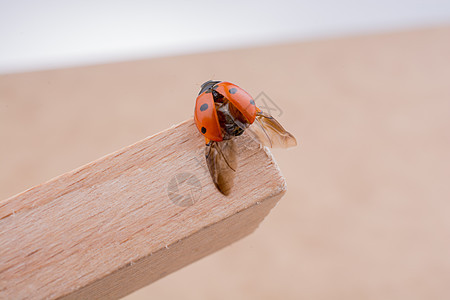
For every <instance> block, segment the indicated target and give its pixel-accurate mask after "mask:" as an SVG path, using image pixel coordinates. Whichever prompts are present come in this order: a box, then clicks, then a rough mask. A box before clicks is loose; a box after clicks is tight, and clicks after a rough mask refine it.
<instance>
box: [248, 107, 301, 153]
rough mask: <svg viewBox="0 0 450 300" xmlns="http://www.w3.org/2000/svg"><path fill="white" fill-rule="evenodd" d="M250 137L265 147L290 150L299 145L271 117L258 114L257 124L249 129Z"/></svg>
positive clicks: (261, 113)
mask: <svg viewBox="0 0 450 300" xmlns="http://www.w3.org/2000/svg"><path fill="white" fill-rule="evenodd" d="M247 131H248V133H249V135H250V136H251V137H252V138H254V139H255V140H257V141H258V142H259V143H261V144H262V145H263V146H267V147H271V148H289V147H294V146H296V145H297V140H296V139H295V137H294V136H293V135H292V134H290V133H289V132H288V131H286V129H284V128H283V126H281V124H280V123H279V122H278V121H277V120H276V119H275V118H274V117H272V116H271V115H269V114H267V113H264V112H258V113H257V115H256V119H255V122H254V123H253V124H252V126H250V127H249V128H248V129H247Z"/></svg>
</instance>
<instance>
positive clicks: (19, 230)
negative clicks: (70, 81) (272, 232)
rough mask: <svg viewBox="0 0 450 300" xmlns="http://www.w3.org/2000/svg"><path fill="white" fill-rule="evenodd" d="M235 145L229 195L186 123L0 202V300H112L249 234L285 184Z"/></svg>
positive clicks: (263, 153)
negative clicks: (220, 189) (235, 166)
mask: <svg viewBox="0 0 450 300" xmlns="http://www.w3.org/2000/svg"><path fill="white" fill-rule="evenodd" d="M239 139H242V140H241V141H239V143H237V144H238V145H239V147H238V151H239V155H238V157H239V162H238V164H239V171H238V172H237V174H236V179H235V181H236V185H235V187H234V189H233V191H232V193H231V195H229V196H228V197H225V196H223V195H222V194H220V193H219V192H218V191H217V190H216V189H215V187H214V185H213V184H212V182H211V179H210V177H209V173H208V172H207V168H206V165H205V162H204V156H203V155H204V154H203V153H204V152H203V150H204V149H203V142H202V137H201V135H200V134H199V133H198V132H197V129H196V128H195V125H194V124H193V121H192V120H188V121H185V122H183V123H181V124H179V125H177V126H174V127H172V128H170V129H168V130H166V131H163V132H161V133H159V134H156V135H154V136H151V137H149V138H146V139H144V140H142V141H140V142H138V143H136V144H134V145H131V146H129V147H126V148H124V149H122V150H119V151H117V152H115V153H112V154H110V155H107V156H105V157H103V158H101V159H99V160H97V161H94V162H92V163H90V164H88V165H85V166H83V167H81V168H79V169H77V170H74V171H72V172H69V173H66V174H64V175H62V176H59V177H57V178H54V179H52V180H50V181H48V182H46V183H44V184H41V185H39V186H36V187H34V188H32V189H29V190H27V191H25V192H23V193H21V194H18V195H16V196H14V197H12V198H9V199H7V200H5V201H3V202H0V298H1V299H27V298H34V299H38V298H60V297H65V298H67V299H102V298H118V297H121V296H124V295H127V294H128V293H130V292H132V291H134V290H136V289H138V288H140V287H143V286H145V285H147V284H149V283H151V282H153V281H155V280H157V279H159V278H161V277H163V276H165V275H166V274H169V273H170V272H173V271H175V270H177V269H179V268H181V267H183V266H185V265H187V264H189V263H191V262H193V261H195V260H197V259H199V258H201V257H203V256H205V255H207V254H210V253H213V252H214V251H217V250H218V249H220V248H222V247H224V246H226V245H229V244H231V243H232V242H234V241H236V240H238V239H240V238H242V237H244V236H246V235H248V234H249V233H251V232H252V231H253V230H255V228H256V227H257V226H258V224H259V223H260V222H261V221H262V219H263V218H264V217H265V216H266V215H267V213H268V212H269V211H270V209H271V208H272V207H273V206H274V205H275V203H276V202H277V201H278V200H279V199H280V197H281V196H282V195H283V194H284V192H285V190H286V184H285V181H284V179H283V177H282V176H281V174H280V172H279V169H278V167H277V166H276V164H275V162H274V161H273V159H272V157H271V154H270V153H269V152H268V151H267V150H265V149H264V148H260V147H259V146H258V145H257V144H256V143H255V142H253V141H252V140H251V139H250V138H249V137H247V136H245V135H244V136H242V137H240V138H239ZM249 178H252V180H249ZM184 180H186V181H184ZM183 181H184V184H183ZM211 276H214V271H212V272H211Z"/></svg>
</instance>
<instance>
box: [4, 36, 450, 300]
mask: <svg viewBox="0 0 450 300" xmlns="http://www.w3.org/2000/svg"><path fill="white" fill-rule="evenodd" d="M449 53H450V27H443V28H432V29H421V30H411V31H405V32H397V33H386V34H377V35H367V36H357V37H347V38H339V39H330V40H320V41H310V42H302V43H295V44H289V45H278V46H271V47H260V48H253V49H243V50H236V51H225V52H217V53H208V54H198V55H189V56H182V57H171V58H159V59H152V60H141V61H135V62H126V63H119V64H109V65H102V66H92V67H82V68H74V69H66V70H55V71H46V72H37V73H28V74H17V75H8V76H1V77H0V124H1V126H0V142H1V144H0V166H1V168H0V195H1V196H0V199H4V198H7V197H8V196H11V195H13V194H14V193H17V192H21V191H22V190H24V189H26V188H28V187H30V186H33V185H36V184H39V183H41V182H43V181H45V180H48V179H49V178H51V177H54V176H57V175H59V174H62V173H64V172H67V171H70V170H72V169H74V168H76V167H78V166H80V165H82V164H85V163H87V162H90V161H92V160H94V159H96V158H98V157H100V156H102V155H105V154H107V153H110V152H112V151H115V150H116V149H119V148H121V147H123V146H126V145H129V144H131V143H133V142H134V141H137V140H140V139H142V138H144V137H145V136H148V135H150V134H154V133H156V132H158V131H161V130H163V129H165V128H167V127H169V126H170V125H172V124H176V123H179V122H180V121H181V120H184V119H186V118H187V117H188V116H192V115H193V108H194V101H195V97H196V95H197V93H198V88H199V87H200V84H201V83H202V82H204V81H205V80H207V79H220V80H229V81H231V82H235V83H237V84H239V85H240V86H242V87H244V88H245V89H246V90H247V91H248V92H250V93H251V94H252V95H254V96H255V97H256V95H258V94H259V93H260V92H261V91H264V92H265V93H266V94H267V95H268V96H269V97H270V98H271V99H272V100H273V101H274V102H275V103H276V104H277V105H278V106H279V107H280V108H281V109H282V110H283V114H282V115H281V117H279V120H280V122H281V123H282V124H283V125H284V126H285V127H286V128H287V129H289V131H290V132H292V133H293V134H294V135H295V136H296V137H297V138H298V141H299V147H297V148H293V149H289V150H288V151H282V150H280V151H278V150H276V151H275V150H274V151H273V153H274V156H275V157H276V160H277V163H278V164H279V166H280V168H281V170H282V172H283V174H284V175H285V177H286V180H287V183H288V187H289V188H288V192H287V193H286V195H285V196H284V197H283V201H280V202H279V203H278V205H277V207H276V209H274V210H273V211H272V212H271V213H270V215H269V216H268V217H267V220H266V221H264V222H263V223H262V224H261V226H260V228H259V229H258V230H257V231H256V232H255V233H253V234H252V235H250V236H248V237H247V238H245V239H244V240H242V241H240V242H239V243H235V244H233V245H232V246H230V247H227V248H225V249H224V250H221V251H219V252H217V253H215V254H214V255H210V256H208V257H206V258H205V259H202V260H200V261H198V262H196V263H195V264H192V265H190V266H189V267H186V268H183V269H181V270H179V271H177V272H174V273H172V274H171V275H169V276H167V277H165V278H163V279H161V280H158V281H157V282H155V283H153V284H151V285H149V286H148V287H146V288H143V289H141V290H139V291H137V292H135V293H133V294H131V295H129V296H127V297H126V299H128V300H139V299H193V300H198V299H245V300H247V299H346V300H347V299H357V300H360V299H396V300H397V299H430V298H433V299H448V298H450V292H449V288H448V283H449V282H450V271H449V270H450V256H449V255H448V253H450V239H449V238H448V237H449V236H450V218H448V213H447V212H448V211H450V202H449V201H448V199H450V185H449V184H448V181H449V180H448V178H450V173H449V170H450V136H449V133H450V131H449V130H448V129H449V128H450V101H449V99H450V88H449V78H450V56H449ZM174 99H175V100H174ZM260 102H261V101H259V102H258V100H257V104H260ZM217 270H218V271H217ZM212 272H213V273H212ZM212 274H213V275H212Z"/></svg>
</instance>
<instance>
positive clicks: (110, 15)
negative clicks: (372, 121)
mask: <svg viewBox="0 0 450 300" xmlns="http://www.w3.org/2000/svg"><path fill="white" fill-rule="evenodd" d="M440 24H450V1H449V0H447V1H444V0H430V1H426V0H424V1H417V0H416V1H415V0H411V1H407V0H398V1H394V0H390V1H388V0H378V1H365V0H362V1H350V0H340V1H332V0H319V1H311V0H308V1H306V0H299V1H284V0H281V1H234V0H231V1H230V0H228V1H176V0H173V1H139V0H130V1H104V0H101V1H95V0H93V1H75V0H73V1H51V0H41V1H39V0H36V1H24V0H9V1H6V0H0V73H3V74H4V73H11V72H21V71H31V70H40V69H51V68H59V67H67V66H76V65H86V64H96V63H105V62H113V61H120V60H132V59H140V58H148V57H157V56H170V55H180V54H188V53H196V52H205V51H213V50H222V49H233V48H242V47H248V46H256V45H268V44H273V43H277V42H290V41H301V40H308V39H317V38H326V37H335V36H342V35H351V34H362V33H368V32H380V31H381V32H382V31H390V30H400V29H408V28H416V27H427V26H434V25H440Z"/></svg>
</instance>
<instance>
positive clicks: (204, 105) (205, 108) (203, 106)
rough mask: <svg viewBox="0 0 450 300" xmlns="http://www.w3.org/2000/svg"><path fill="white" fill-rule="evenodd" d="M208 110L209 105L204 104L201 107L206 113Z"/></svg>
mask: <svg viewBox="0 0 450 300" xmlns="http://www.w3.org/2000/svg"><path fill="white" fill-rule="evenodd" d="M207 109H208V104H207V103H203V104H202V106H200V111H205V110H207Z"/></svg>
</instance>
